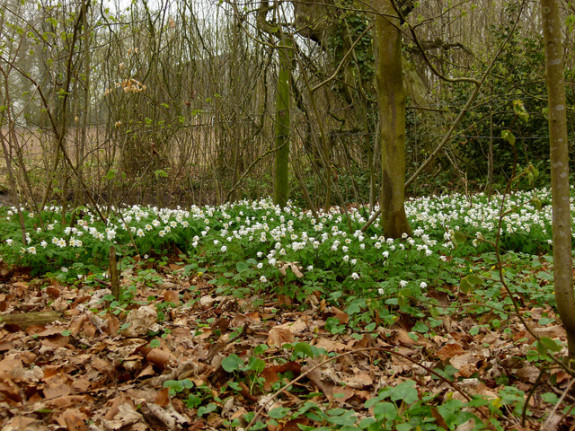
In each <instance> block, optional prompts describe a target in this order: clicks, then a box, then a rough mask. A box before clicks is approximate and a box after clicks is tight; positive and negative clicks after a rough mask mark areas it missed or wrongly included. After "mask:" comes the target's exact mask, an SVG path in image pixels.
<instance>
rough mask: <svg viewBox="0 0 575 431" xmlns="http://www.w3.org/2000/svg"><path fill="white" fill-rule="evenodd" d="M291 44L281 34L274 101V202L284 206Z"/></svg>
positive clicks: (286, 174) (287, 154) (287, 190)
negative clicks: (275, 99) (275, 98)
mask: <svg viewBox="0 0 575 431" xmlns="http://www.w3.org/2000/svg"><path fill="white" fill-rule="evenodd" d="M291 47H292V44H291V40H290V39H289V37H286V36H283V37H282V40H281V42H280V46H279V49H278V56H279V76H278V87H277V101H276V157H275V184H274V203H275V204H276V205H280V206H281V207H282V208H283V207H285V205H286V203H287V200H288V193H289V178H288V174H289V140H290V93H291V92H290V87H291V85H290V72H291V61H292V50H291Z"/></svg>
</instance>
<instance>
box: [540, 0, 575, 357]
mask: <svg viewBox="0 0 575 431" xmlns="http://www.w3.org/2000/svg"><path fill="white" fill-rule="evenodd" d="M541 16H542V23H543V37H544V40H545V70H546V78H547V93H548V95H547V97H548V106H549V143H550V151H551V190H552V203H553V273H554V277H555V298H556V300H557V308H558V310H559V315H560V316H561V320H562V321H563V325H564V326H565V329H566V331H567V342H568V346H569V359H570V360H571V361H575V295H574V294H573V260H572V256H571V253H572V244H571V209H570V203H569V147H568V140H567V116H566V111H565V109H566V97H565V80H564V73H565V72H564V66H563V40H562V35H561V18H560V16H559V5H558V2H557V0H541Z"/></svg>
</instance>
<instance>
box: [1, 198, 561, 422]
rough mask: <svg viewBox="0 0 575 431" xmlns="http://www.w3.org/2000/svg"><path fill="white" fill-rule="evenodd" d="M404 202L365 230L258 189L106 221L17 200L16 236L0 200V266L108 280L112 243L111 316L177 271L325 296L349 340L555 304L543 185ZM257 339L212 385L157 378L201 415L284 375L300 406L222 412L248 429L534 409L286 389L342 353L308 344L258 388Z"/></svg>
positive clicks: (404, 393)
mask: <svg viewBox="0 0 575 431" xmlns="http://www.w3.org/2000/svg"><path fill="white" fill-rule="evenodd" d="M407 212H408V217H409V220H410V223H411V226H412V228H413V234H412V235H411V236H407V235H405V236H404V237H403V238H399V239H392V238H385V237H384V236H383V235H382V231H381V228H380V227H379V226H377V225H372V226H370V227H369V228H368V229H367V230H365V232H362V231H361V228H362V226H364V225H365V223H366V221H367V220H368V219H369V217H370V215H371V213H370V212H369V211H368V210H367V209H366V208H362V207H359V208H353V209H350V210H348V211H345V212H344V211H342V210H340V209H338V208H334V209H332V210H330V211H321V212H320V213H319V215H318V218H317V219H315V218H314V217H313V215H312V214H311V213H309V212H305V211H302V210H301V209H299V208H297V207H292V206H288V207H287V208H285V209H283V210H282V209H280V208H278V207H275V206H274V205H273V204H272V203H271V202H270V201H269V200H262V201H255V202H248V201H242V202H238V203H235V204H227V205H223V206H218V207H203V208H199V207H192V208H187V209H159V208H153V207H139V206H133V207H129V208H122V209H112V208H109V209H106V213H107V220H106V222H103V221H102V220H101V219H99V217H98V216H97V213H96V212H95V211H93V209H91V208H88V207H86V208H82V209H81V210H80V211H79V212H77V213H76V215H75V216H74V217H72V216H71V215H66V216H65V217H64V218H62V214H63V213H64V212H63V211H62V210H61V208H56V207H54V208H50V209H47V210H46V211H43V212H42V213H40V214H35V213H32V212H29V211H26V210H25V209H22V210H21V214H22V216H23V220H24V224H25V230H24V231H23V230H22V228H21V222H20V219H19V214H18V211H17V210H16V209H15V208H0V218H1V219H2V223H1V224H0V256H1V257H2V259H3V260H4V262H6V263H7V264H9V265H19V266H25V267H28V268H31V270H32V271H33V272H34V273H35V274H39V275H43V276H45V277H46V278H48V279H57V280H60V281H61V282H66V283H68V284H72V285H74V284H75V285H78V286H90V285H94V286H96V285H99V284H101V283H102V281H103V280H105V279H106V278H107V277H108V252H109V249H110V247H111V246H114V247H115V248H116V250H117V254H118V256H117V257H118V260H119V261H120V269H121V271H122V272H125V273H131V274H134V275H133V280H132V281H131V282H130V283H128V284H125V285H124V287H123V290H122V292H121V293H120V297H118V298H114V297H112V296H111V295H108V296H106V297H104V298H103V299H104V300H105V301H108V303H109V308H108V310H109V311H112V312H113V313H114V314H116V315H123V314H125V313H126V312H127V310H129V309H130V308H132V307H133V302H134V298H135V297H137V295H138V288H140V287H141V286H146V285H147V286H156V285H158V284H161V282H162V280H163V279H164V276H165V275H166V274H168V273H170V271H176V273H177V276H178V277H184V278H188V279H190V280H191V279H201V280H204V281H205V282H206V283H207V285H211V287H212V288H213V289H214V291H215V293H216V294H217V295H228V296H234V297H236V298H240V299H241V298H247V297H254V295H255V296H258V295H259V298H260V299H259V300H258V301H261V304H262V305H263V304H264V303H265V302H266V301H270V300H273V301H279V299H280V298H288V299H289V301H286V300H282V303H283V304H284V305H283V307H284V308H286V309H288V310H291V311H293V310H296V311H305V310H306V309H309V308H310V307H312V306H313V304H318V303H323V304H325V306H333V307H336V308H337V309H339V310H341V311H342V312H343V313H345V315H346V316H348V318H349V319H348V320H347V321H342V320H341V319H339V318H337V317H327V318H326V320H325V330H326V331H327V332H328V333H330V334H331V335H333V336H339V335H346V336H349V337H351V338H352V339H354V338H355V339H356V340H360V339H363V337H364V336H365V335H366V334H367V335H368V336H373V338H374V339H375V338H376V337H377V334H378V332H377V331H378V328H391V327H394V325H398V324H400V323H401V325H402V327H404V328H406V329H407V336H408V337H410V338H411V339H413V340H414V341H417V340H420V339H422V338H423V339H427V340H434V339H435V337H438V336H442V335H444V334H443V331H444V329H443V325H444V318H445V317H450V318H452V319H457V320H462V319H466V318H470V319H469V320H470V321H472V322H473V325H472V326H471V327H470V328H469V329H468V334H469V335H470V336H472V337H473V336H476V335H477V334H481V333H482V332H483V333H484V332H486V331H500V332H502V333H506V331H507V332H508V333H511V329H510V327H508V325H509V322H510V321H511V317H512V316H513V314H514V307H513V301H512V299H514V300H516V301H519V303H520V307H521V308H522V309H524V310H526V311H527V314H528V313H529V310H530V309H532V308H534V307H540V308H541V307H547V306H549V305H551V306H553V305H554V301H555V298H554V292H553V280H552V269H551V268H552V264H553V259H552V257H551V255H550V254H549V251H550V249H551V245H552V244H551V235H550V214H551V207H550V196H549V192H548V191H547V190H544V189H540V190H534V191H532V192H522V193H516V194H512V195H510V196H508V197H506V198H505V200H503V198H502V197H494V198H492V199H488V197H487V196H484V195H476V196H473V197H471V198H469V197H465V196H461V195H449V196H447V195H446V196H434V197H426V198H421V199H417V200H413V201H410V202H408V203H407ZM72 219H73V220H74V222H73V223H72V221H71V220H72ZM498 232H500V236H499V238H498V236H497V233H498ZM496 241H499V246H500V249H501V251H502V255H501V256H500V260H499V259H498V256H497V255H496V253H495V248H494V243H495V242H496ZM170 264H172V265H173V267H175V268H177V269H176V270H172V269H170V268H171V266H170ZM502 280H503V281H505V282H506V284H507V286H508V287H509V291H507V290H506V289H504V288H503V284H502ZM160 304H162V305H160ZM156 307H157V311H158V318H159V320H160V321H161V320H162V319H163V318H164V316H165V314H166V313H167V312H169V310H170V309H171V308H173V307H176V304H172V303H168V302H161V303H158V304H156ZM405 322H408V323H405ZM538 323H539V324H541V325H549V324H552V323H555V315H554V313H551V312H549V313H547V312H546V313H544V314H543V315H542V316H541V317H540V318H539V322H538ZM208 324H209V322H208ZM380 330H381V329H380ZM238 334H239V332H238ZM151 343H157V342H156V341H153V340H152V342H151ZM151 347H154V345H152V346H151ZM562 348H563V346H561V345H560V344H558V343H557V342H556V341H554V340H551V339H550V338H543V339H542V340H539V341H538V342H535V343H533V344H532V346H531V348H530V349H529V350H528V352H527V353H526V356H527V357H528V359H529V361H531V363H534V364H537V365H538V366H539V365H540V366H541V367H543V368H544V367H546V366H548V364H549V363H550V362H549V358H548V353H549V351H550V350H551V351H559V350H561V349H562ZM267 349H268V346H266V345H260V346H256V347H255V348H254V349H253V350H252V351H251V353H250V355H249V357H243V358H242V357H240V356H238V355H237V354H231V355H228V356H226V358H225V359H224V360H223V361H222V368H223V370H224V372H225V373H226V376H227V379H226V382H227V383H226V384H225V385H223V386H222V387H221V388H220V389H219V392H217V391H214V390H213V388H209V387H204V386H202V384H196V383H194V382H193V381H192V380H190V379H184V380H168V381H166V382H165V383H164V387H166V388H168V389H169V393H170V396H171V397H175V398H179V399H180V400H181V401H182V402H183V403H184V404H185V405H186V406H187V407H188V408H190V409H195V410H196V414H197V416H198V417H204V416H208V415H210V414H217V413H218V412H221V409H222V405H224V404H225V401H226V398H227V397H230V396H233V394H235V393H244V392H245V391H246V389H245V388H248V392H250V393H256V394H258V395H262V394H264V393H274V392H275V391H279V390H281V389H282V388H284V386H285V388H284V390H286V391H292V392H293V393H294V394H295V395H297V396H298V397H300V398H302V399H304V400H305V401H304V403H303V404H301V405H299V406H298V407H293V408H291V407H290V408H288V407H285V406H278V407H276V408H271V409H268V410H267V411H266V413H265V415H258V416H256V413H255V411H250V412H246V413H245V414H244V415H243V416H241V417H237V418H235V419H233V420H229V421H227V422H226V424H225V425H226V427H227V428H229V429H236V428H240V427H244V426H246V424H250V426H251V429H263V428H266V427H267V428H268V429H274V427H278V426H280V425H282V426H285V425H286V424H288V423H291V424H293V426H294V427H297V428H293V429H301V430H304V431H307V430H311V429H322V430H324V429H325V430H330V429H341V430H352V429H353V430H356V429H365V430H369V431H376V430H386V429H397V430H405V431H407V430H416V429H420V430H435V429H456V428H457V427H458V426H460V425H462V424H464V423H466V422H468V421H472V422H474V423H475V425H473V427H471V428H466V429H503V425H501V421H502V420H504V419H505V420H507V419H508V417H509V415H511V416H515V417H517V418H522V417H525V416H529V415H530V412H529V409H527V408H525V397H526V393H525V392H523V391H522V390H520V389H518V388H517V387H515V386H513V385H512V384H510V383H511V382H505V381H501V382H497V383H498V388H499V389H498V391H499V392H498V393H497V396H495V397H485V396H479V395H474V396H472V397H471V398H469V399H463V400H462V399H460V398H457V397H452V396H451V395H448V396H444V395H445V392H442V396H441V397H439V393H433V392H430V391H427V390H425V389H424V388H423V389H422V387H421V382H420V381H416V380H413V379H404V380H403V381H401V382H400V383H398V384H397V385H395V386H385V387H384V388H383V389H381V390H380V391H379V393H378V394H377V396H375V397H372V398H370V399H368V400H366V401H364V402H362V403H361V405H359V406H358V407H357V409H356V410H353V409H346V408H341V407H337V406H336V405H335V404H333V403H332V402H331V401H326V400H325V398H322V397H321V396H320V394H314V393H308V392H304V393H300V392H298V391H299V390H301V388H299V387H298V386H297V385H294V384H290V382H292V381H293V379H294V378H297V377H298V375H299V374H300V373H301V372H302V365H303V364H304V363H305V361H306V360H308V359H313V360H323V361H326V360H329V359H330V355H331V356H332V357H333V360H336V359H337V358H336V357H335V356H336V355H335V354H333V353H331V354H328V353H327V352H326V351H322V350H321V349H317V348H316V347H314V346H312V345H310V344H308V343H304V342H300V343H297V342H296V343H286V344H284V345H283V347H282V351H281V352H277V351H274V355H275V356H274V357H275V358H276V362H275V363H276V365H277V366H285V367H284V368H285V371H284V372H282V373H279V374H280V376H279V378H278V380H277V381H276V382H275V383H274V384H272V385H271V387H269V388H268V387H266V389H265V390H264V384H265V383H266V379H265V378H264V377H263V376H262V372H263V371H264V369H265V367H266V362H268V361H269V359H270V358H269V357H268V356H267V353H266V352H267ZM386 354H389V355H393V354H394V353H393V352H391V351H389V352H387V353H386ZM286 364H295V365H291V366H286ZM456 371H457V370H455V369H453V367H451V366H450V365H448V364H447V365H445V364H444V366H443V367H439V368H437V367H432V372H431V373H430V374H429V376H430V377H431V378H432V379H443V380H445V381H446V382H448V383H456V382H457V377H455V372H456ZM508 383H509V384H508ZM286 385H287V386H286ZM450 391H451V389H450ZM333 396H334V397H337V396H338V394H337V392H336V393H335V394H334V395H333ZM544 397H546V398H545V401H546V402H553V401H556V397H555V398H553V397H554V394H553V393H546V394H544ZM358 411H360V412H362V413H361V414H358V413H357V412H358ZM270 427H271V428H270Z"/></svg>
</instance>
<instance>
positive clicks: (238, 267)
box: [236, 262, 250, 273]
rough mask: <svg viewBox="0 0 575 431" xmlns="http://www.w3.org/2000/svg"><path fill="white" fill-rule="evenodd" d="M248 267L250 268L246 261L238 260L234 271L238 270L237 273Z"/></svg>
mask: <svg viewBox="0 0 575 431" xmlns="http://www.w3.org/2000/svg"><path fill="white" fill-rule="evenodd" d="M248 269H250V265H249V264H248V263H246V262H238V263H236V271H238V273H242V272H244V271H247V270H248Z"/></svg>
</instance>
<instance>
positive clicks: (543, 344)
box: [537, 337, 561, 355]
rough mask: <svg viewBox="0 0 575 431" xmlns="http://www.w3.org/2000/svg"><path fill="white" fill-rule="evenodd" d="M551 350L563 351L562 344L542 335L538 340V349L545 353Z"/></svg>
mask: <svg viewBox="0 0 575 431" xmlns="http://www.w3.org/2000/svg"><path fill="white" fill-rule="evenodd" d="M549 350H550V351H552V352H559V351H561V345H559V344H558V343H557V342H555V341H554V340H552V339H551V338H549V337H541V338H540V339H539V341H538V342H537V351H538V352H539V353H540V354H542V355H544V354H546V353H547V351H549Z"/></svg>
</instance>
